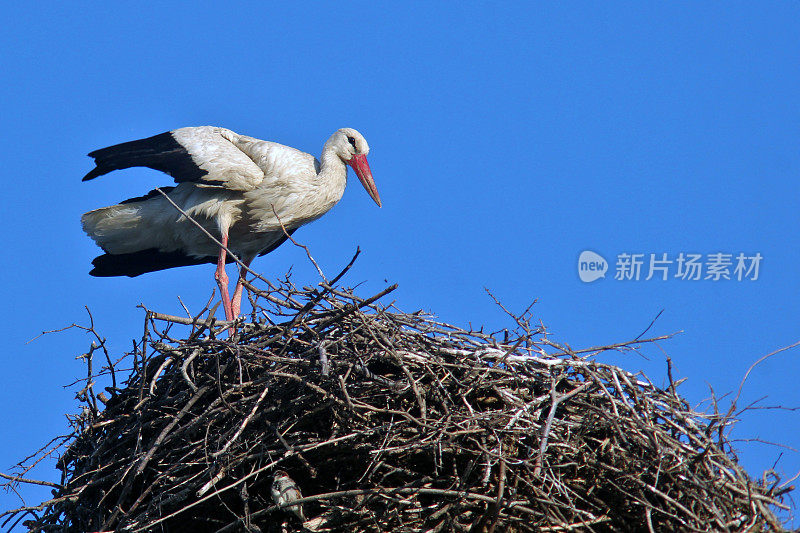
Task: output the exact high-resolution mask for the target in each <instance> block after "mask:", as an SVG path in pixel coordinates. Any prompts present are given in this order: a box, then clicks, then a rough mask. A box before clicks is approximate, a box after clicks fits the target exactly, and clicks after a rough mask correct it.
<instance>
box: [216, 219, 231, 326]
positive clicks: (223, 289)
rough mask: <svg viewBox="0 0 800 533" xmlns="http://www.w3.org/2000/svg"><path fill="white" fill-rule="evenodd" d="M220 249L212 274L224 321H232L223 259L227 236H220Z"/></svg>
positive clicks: (225, 255) (225, 234) (226, 254)
mask: <svg viewBox="0 0 800 533" xmlns="http://www.w3.org/2000/svg"><path fill="white" fill-rule="evenodd" d="M222 246H223V247H222V248H220V249H219V259H217V271H216V272H214V279H215V280H217V285H218V286H219V294H220V296H221V297H222V307H223V308H225V320H233V318H234V314H233V311H232V310H231V297H230V295H229V294H228V274H227V273H226V272H225V259H226V258H227V256H228V252H226V251H225V248H227V247H228V234H227V233H223V234H222Z"/></svg>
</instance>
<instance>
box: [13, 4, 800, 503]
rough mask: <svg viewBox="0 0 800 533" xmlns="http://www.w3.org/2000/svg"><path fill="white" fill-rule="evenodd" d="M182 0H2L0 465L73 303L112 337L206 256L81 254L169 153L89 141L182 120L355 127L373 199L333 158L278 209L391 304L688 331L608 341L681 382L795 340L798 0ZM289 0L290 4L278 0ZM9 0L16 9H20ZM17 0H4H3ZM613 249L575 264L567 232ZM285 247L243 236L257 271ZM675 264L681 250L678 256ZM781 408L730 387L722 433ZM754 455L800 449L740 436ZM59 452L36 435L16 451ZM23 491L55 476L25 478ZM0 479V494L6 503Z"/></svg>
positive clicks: (786, 469)
mask: <svg viewBox="0 0 800 533" xmlns="http://www.w3.org/2000/svg"><path fill="white" fill-rule="evenodd" d="M295 5H296V4H292V3H279V4H274V3H270V4H269V5H266V4H264V3H262V2H254V3H237V2H230V3H229V2H226V3H224V4H223V3H219V2H213V3H212V2H192V3H188V2H187V3H171V4H169V6H165V5H161V6H159V7H148V5H147V4H143V3H141V2H115V3H113V4H107V5H106V6H105V7H102V8H90V7H88V6H87V4H82V5H77V4H69V5H67V4H65V5H57V4H53V3H50V4H46V5H45V4H42V5H40V6H39V7H35V6H32V5H28V4H25V5H24V8H21V7H19V6H22V4H17V5H16V6H17V7H10V6H12V3H8V4H4V7H2V8H0V10H2V11H0V14H2V19H3V20H4V21H5V24H4V30H3V32H2V33H0V57H2V58H3V59H2V71H3V74H2V78H3V83H2V84H0V123H1V124H2V132H3V133H2V135H3V143H2V160H3V174H4V183H5V188H4V194H3V199H4V202H3V204H4V207H3V209H2V214H1V215H0V216H2V226H3V228H4V237H5V243H6V245H5V247H4V250H5V251H4V253H5V260H4V261H3V280H4V282H5V283H6V288H5V291H4V294H5V301H6V305H5V306H3V311H2V322H3V324H4V331H5V336H4V342H3V345H4V348H5V349H4V353H3V354H2V357H1V358H0V361H2V384H1V385H0V395H1V396H0V405H2V406H3V409H2V410H0V427H2V432H3V438H2V439H0V471H7V469H8V467H10V466H11V465H12V464H13V463H14V462H15V461H17V460H18V459H20V458H22V457H23V456H25V455H26V454H27V453H28V452H30V451H32V450H35V449H36V448H37V447H39V446H40V445H42V444H44V443H45V442H46V441H47V440H48V439H49V438H50V437H51V436H53V435H55V434H58V433H61V432H65V431H66V430H67V424H66V420H65V417H64V414H65V413H70V412H75V410H76V407H75V406H76V403H75V402H74V401H73V398H72V395H73V393H72V392H70V391H69V390H67V389H65V388H62V386H63V385H66V384H68V383H70V382H72V381H73V379H74V378H76V377H78V376H80V375H82V373H83V372H84V369H83V367H82V366H81V364H80V363H79V362H77V361H76V360H75V356H76V355H78V354H80V353H82V352H83V351H85V349H86V347H87V346H88V343H89V340H90V339H89V338H88V337H87V336H86V335H85V334H83V333H81V332H77V331H71V332H66V333H62V334H59V335H53V336H46V337H44V338H40V339H38V340H36V341H34V342H31V343H28V341H29V340H30V339H31V338H33V337H34V336H35V335H37V334H38V333H39V332H41V331H42V330H48V329H55V328H59V327H62V326H65V325H68V324H70V323H72V322H78V323H84V324H85V323H86V322H87V319H86V313H85V311H84V309H83V307H84V306H88V307H89V308H90V309H91V310H92V312H93V314H94V317H95V322H96V325H97V328H98V329H99V330H100V331H101V332H102V333H103V334H104V335H105V336H107V338H108V340H109V345H110V346H111V347H112V348H113V349H114V350H116V352H117V353H122V352H123V351H124V350H127V349H128V348H130V346H131V339H132V338H134V337H138V336H139V335H140V333H141V327H142V312H141V311H140V310H138V309H136V305H137V304H139V303H144V304H146V305H147V306H149V307H150V308H153V309H156V310H159V311H162V312H166V313H175V314H180V313H181V308H180V305H179V303H178V300H177V297H178V296H180V297H181V298H182V299H183V300H184V302H186V303H187V305H188V306H189V307H190V308H191V309H193V310H198V309H199V308H200V307H201V305H202V303H203V302H204V301H205V300H206V299H207V298H208V296H209V295H210V293H211V290H212V289H213V288H214V286H215V285H214V283H213V279H212V270H213V267H212V266H210V265H204V266H196V267H190V268H184V269H177V270H173V271H167V272H160V273H155V274H149V275H145V276H142V277H139V278H134V279H128V278H109V279H96V278H92V277H90V276H89V275H88V270H89V267H90V261H91V259H92V258H93V257H94V256H95V255H96V254H97V253H98V251H99V250H98V249H97V248H96V247H95V245H94V244H93V243H92V242H91V241H90V240H89V239H88V238H87V237H86V236H85V235H83V233H82V232H81V229H80V224H79V218H80V215H81V213H83V212H84V211H88V210H90V209H93V208H95V207H99V206H104V205H109V204H112V203H115V202H117V201H119V200H122V199H124V198H128V197H131V196H137V195H139V194H142V193H144V192H146V191H148V190H149V189H150V188H152V187H153V186H156V185H166V184H169V183H171V180H170V179H169V178H168V177H167V176H164V175H160V174H158V173H157V172H155V171H150V170H146V169H135V170H130V171H125V172H120V173H115V174H112V175H109V176H106V177H103V178H102V179H99V180H96V181H93V182H89V183H81V181H80V180H81V177H82V176H83V175H84V174H85V173H86V172H87V171H88V170H89V169H90V168H92V164H91V160H90V159H89V158H88V157H86V155H85V154H86V153H87V152H89V151H91V150H93V149H96V148H101V147H104V146H107V145H110V144H114V143H117V142H122V141H126V140H131V139H137V138H141V137H145V136H149V135H153V134H156V133H160V132H163V131H166V130H169V129H173V128H176V127H182V126H197V125H205V124H212V125H219V126H224V127H227V128H230V129H232V130H234V131H237V132H240V133H244V134H248V135H252V136H255V137H259V138H263V139H269V140H275V141H278V142H282V143H284V144H288V145H290V146H295V147H297V148H300V149H302V150H305V151H308V152H311V153H314V154H316V155H318V154H319V152H320V150H321V148H322V144H323V142H324V141H325V139H326V138H327V137H328V136H329V135H330V134H331V133H332V132H333V131H334V130H336V129H337V128H340V127H343V126H350V127H355V128H357V129H358V130H360V131H361V132H362V133H363V134H364V135H365V137H366V138H367V139H368V141H369V144H370V146H371V152H370V156H369V160H370V163H371V166H372V170H373V175H374V177H375V181H376V182H377V185H378V189H379V191H380V195H381V198H382V199H383V204H384V207H383V208H382V209H378V208H377V207H376V206H375V205H374V204H373V202H372V200H370V198H369V197H368V196H367V194H366V193H365V192H364V191H363V190H362V188H361V187H360V185H359V184H358V182H357V180H354V179H352V178H353V176H352V174H351V176H350V186H349V187H348V189H347V191H346V192H345V196H344V198H343V199H342V201H341V203H340V204H339V205H338V206H337V207H336V208H334V209H333V211H332V212H330V213H329V214H328V215H326V216H325V217H323V218H322V219H321V220H319V221H317V222H315V223H313V224H312V225H310V226H308V227H306V228H303V229H301V230H300V231H298V232H297V233H296V234H295V236H296V237H297V239H298V240H299V241H301V242H303V243H304V244H307V245H308V246H310V247H311V249H312V251H313V253H314V255H315V257H316V258H317V260H318V261H319V262H320V264H321V265H322V266H323V268H324V269H326V270H327V271H328V272H335V271H338V269H339V268H340V267H341V266H343V265H344V264H345V263H346V262H347V261H348V260H349V259H350V257H351V255H352V254H353V252H354V250H355V248H356V246H357V245H360V246H361V248H362V250H363V254H362V257H361V258H360V260H359V261H358V262H357V265H356V267H355V269H354V271H353V272H352V273H351V274H350V275H349V278H348V281H349V282H350V283H358V282H362V281H363V282H365V284H364V286H363V288H362V294H365V295H369V294H371V293H373V292H377V291H378V290H380V289H381V288H383V287H384V286H385V283H384V280H388V282H390V283H393V282H397V283H399V284H400V287H399V289H398V290H397V291H396V292H395V294H394V296H395V297H396V298H397V305H398V306H399V307H401V308H402V309H404V310H408V311H413V310H416V309H419V308H423V309H426V310H430V311H432V312H434V313H436V314H437V315H439V316H440V317H441V318H442V319H443V320H446V321H449V322H454V323H457V324H466V323H467V322H472V323H473V324H481V323H483V324H486V325H487V326H489V327H493V328H494V327H502V326H505V325H508V320H506V319H505V318H504V316H503V314H502V312H500V311H499V310H498V309H497V308H496V306H495V305H494V304H493V303H492V301H491V300H490V299H489V298H488V297H487V296H486V294H485V293H484V287H487V288H489V289H490V290H491V291H492V292H493V293H494V294H495V295H496V296H497V297H498V298H499V299H501V300H502V301H503V302H504V303H505V305H506V306H507V307H508V308H510V309H511V310H516V311H521V310H523V309H524V308H525V307H526V306H527V305H528V304H529V303H530V302H531V301H532V300H534V299H538V303H537V304H536V305H535V307H534V314H535V316H536V317H537V318H540V319H541V320H542V321H543V322H544V324H545V325H546V326H547V327H548V328H549V330H550V332H551V335H552V337H553V338H554V339H555V340H556V341H561V342H568V343H569V344H570V345H572V346H573V347H586V346H591V345H600V344H607V343H612V342H617V341H625V340H629V339H632V338H633V337H635V336H637V335H638V334H639V333H640V332H641V331H642V330H643V329H644V328H645V327H647V325H648V324H649V323H650V322H651V320H652V319H653V318H654V317H655V316H656V314H657V313H658V312H659V311H660V310H661V309H664V313H663V314H662V315H661V317H660V318H659V320H658V321H657V322H656V324H655V326H654V327H653V330H652V332H653V333H654V334H663V333H672V332H676V331H683V333H681V334H680V335H679V336H678V337H676V338H675V339H673V340H670V341H667V342H662V343H660V344H659V346H658V347H656V346H653V347H650V348H647V349H646V350H644V352H643V354H644V355H645V356H646V357H647V358H646V359H645V358H642V357H638V356H635V355H625V356H621V357H620V356H611V355H609V356H601V357H600V360H602V361H610V362H613V363H615V364H619V365H621V366H623V367H624V368H627V369H629V370H633V371H637V370H640V369H641V370H644V371H645V372H647V374H648V375H649V376H650V377H651V379H652V380H653V381H654V382H656V383H658V384H662V383H663V382H664V380H665V374H666V372H665V368H666V364H665V362H664V361H665V354H669V356H670V357H671V358H672V360H673V362H674V365H675V371H676V374H677V375H678V376H680V377H686V378H688V382H687V383H685V384H684V385H683V386H682V387H681V389H680V390H681V391H682V393H683V394H684V395H685V396H686V397H687V398H688V399H689V400H690V401H691V402H692V403H698V402H700V401H701V400H703V399H704V398H706V397H707V396H708V391H709V387H713V389H714V390H715V391H716V392H717V393H718V394H722V393H726V392H729V391H732V390H735V389H736V387H737V386H738V384H739V381H740V379H741V377H742V376H743V374H744V373H745V371H746V370H747V368H748V367H749V366H750V364H751V363H752V362H754V361H755V360H756V359H758V358H759V357H760V356H762V355H764V354H766V353H769V352H771V351H773V350H775V349H777V348H780V347H782V346H786V345H788V344H791V343H794V342H796V341H798V340H800V328H798V325H800V320H799V319H800V298H798V296H800V281H798V279H800V277H799V276H798V274H800V269H799V268H798V267H799V266H800V246H798V244H800V243H799V242H798V238H799V237H798V227H799V226H800V182H799V181H798V175H799V171H800V154H799V153H798V124H799V123H800V122H799V121H798V119H799V118H800V113H799V112H798V111H799V109H798V103H799V98H798V87H800V71H799V70H798V64H799V63H798V60H799V59H800V40H798V35H800V4H798V3H796V2H767V3H759V4H757V5H755V4H750V5H748V4H747V3H743V2H741V3H718V2H713V3H704V2H693V3H663V2H642V3H630V2H625V3H619V4H615V3H613V2H596V3H578V4H566V3H548V4H545V3H539V4H534V5H530V4H526V5H525V6H523V4H522V3H520V4H517V5H516V6H515V7H509V6H505V7H502V6H499V5H497V4H491V3H470V4H467V5H465V6H462V7H459V8H452V7H444V6H445V4H444V3H441V5H439V4H436V3H431V2H424V3H402V4H396V7H375V6H374V4H371V3H360V2H346V3H341V2H339V3H335V4H331V5H330V7H327V6H323V4H317V3H310V4H306V5H299V4H297V7H295ZM287 6H291V7H287ZM14 9H20V10H19V11H14ZM22 9H24V11H23V10H22ZM584 250H593V251H595V252H597V253H599V254H601V255H602V256H603V257H605V259H606V260H608V261H609V262H610V263H611V270H610V272H609V273H608V274H607V275H606V278H605V279H600V280H597V281H595V282H593V283H583V282H581V280H580V279H579V277H578V271H577V259H578V256H579V254H580V253H581V252H582V251H584ZM623 252H627V253H644V254H650V253H655V254H659V257H660V254H662V253H667V254H668V256H669V257H673V258H674V257H675V256H677V255H678V254H679V253H681V252H684V253H700V254H704V255H706V254H713V253H717V252H726V253H732V254H738V253H740V252H742V253H746V254H748V255H752V254H755V253H760V254H761V255H762V256H763V261H762V263H761V268H760V272H759V279H758V280H756V281H752V280H743V281H736V280H729V281H724V280H722V281H717V282H714V281H710V280H708V281H704V280H700V281H691V280H680V279H675V278H671V279H669V280H667V281H661V280H657V279H652V280H650V281H644V280H639V281H618V280H615V279H614V276H613V271H614V268H615V266H614V263H615V262H616V257H617V255H618V254H620V253H623ZM292 265H294V268H295V273H296V274H295V275H296V279H297V280H298V282H299V283H313V282H315V274H314V272H313V270H312V269H311V268H310V267H309V266H308V264H307V261H306V260H305V258H304V253H303V251H302V250H300V249H298V248H296V247H293V246H291V245H284V246H283V247H282V248H281V249H279V250H278V251H276V252H275V253H273V254H271V255H269V256H267V257H263V258H260V259H259V260H257V261H256V262H255V264H254V266H255V268H256V269H257V270H259V271H261V272H262V273H264V274H266V275H268V276H276V275H279V274H282V273H284V272H285V271H286V270H287V269H288V268H289V267H290V266H292ZM673 266H674V265H673ZM798 374H800V350H797V349H795V350H792V351H787V352H784V353H782V354H780V355H777V356H775V357H774V358H772V359H770V360H768V361H766V362H765V363H763V364H762V365H761V366H759V367H757V368H756V369H755V370H754V371H753V373H752V374H751V376H750V378H749V380H748V382H747V384H746V386H745V388H744V393H743V398H744V400H743V403H747V402H751V401H754V400H756V399H759V398H762V397H764V396H766V397H767V398H766V399H765V400H763V405H764V406H768V405H772V406H774V405H783V406H789V407H797V406H800V390H799V388H798V386H797V381H798V377H797V376H798ZM798 428H800V412H797V411H795V412H786V411H776V410H759V411H752V412H750V413H747V414H746V415H745V416H744V418H743V420H742V422H741V423H740V424H739V425H738V426H737V428H736V429H735V430H734V432H733V435H734V437H736V438H740V439H763V440H766V441H772V442H779V443H784V444H786V445H789V446H793V447H794V448H798V447H800V429H798ZM739 451H740V455H741V460H742V462H743V463H744V465H745V466H746V468H747V469H748V470H749V471H750V472H751V473H752V474H753V475H758V474H759V473H760V472H761V471H762V470H763V469H765V468H770V467H772V465H773V463H775V461H776V460H777V459H778V456H779V455H780V454H781V453H783V457H782V458H781V459H780V461H779V462H778V463H777V466H776V469H777V470H778V471H779V472H781V473H783V474H785V475H787V477H790V476H791V475H793V474H794V473H795V472H796V471H797V470H800V454H798V452H797V451H794V450H782V449H780V448H776V447H773V446H768V445H764V444H759V443H744V442H743V443H742V444H741V445H740V446H739ZM34 475H38V476H40V477H44V478H51V479H52V478H54V477H55V475H56V472H55V471H54V469H53V466H52V463H47V464H45V465H44V466H43V468H41V469H39V470H38V471H36V472H35V473H34ZM23 494H24V495H25V496H26V497H27V498H30V499H31V500H37V499H39V500H41V499H43V498H47V497H48V496H49V491H48V490H30V489H24V490H23ZM17 503H18V502H17V500H16V497H15V496H14V495H12V494H2V493H0V508H4V509H5V508H9V507H11V506H16V505H17Z"/></svg>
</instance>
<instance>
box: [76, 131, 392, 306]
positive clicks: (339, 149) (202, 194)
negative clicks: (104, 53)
mask: <svg viewBox="0 0 800 533" xmlns="http://www.w3.org/2000/svg"><path fill="white" fill-rule="evenodd" d="M368 153H369V145H368V144H367V141H366V139H365V138H364V136H363V135H361V133H359V132H358V131H356V130H355V129H353V128H341V129H339V130H337V131H335V132H334V133H333V134H332V135H331V136H330V137H329V138H328V140H327V141H326V142H325V144H324V146H323V148H322V153H321V155H320V158H319V159H317V158H315V157H314V156H313V155H311V154H307V153H305V152H302V151H300V150H297V149H295V148H291V147H289V146H284V145H282V144H279V143H276V142H271V141H263V140H260V139H255V138H253V137H248V136H246V135H240V134H238V133H235V132H233V131H231V130H229V129H226V128H221V127H216V126H194V127H186V128H179V129H175V130H171V131H168V132H164V133H160V134H158V135H154V136H152V137H148V138H146V139H139V140H135V141H129V142H124V143H121V144H116V145H114V146H109V147H107V148H102V149H99V150H95V151H93V152H90V153H89V157H92V158H94V163H95V168H93V169H92V170H91V171H89V172H88V173H87V174H86V175H85V176H84V177H83V180H82V181H89V180H93V179H95V178H97V177H99V176H103V175H105V174H108V173H109V172H112V171H114V170H121V169H126V168H130V167H149V168H152V169H155V170H159V171H162V172H164V173H166V174H168V175H170V176H172V178H173V180H174V181H175V185H174V186H169V187H161V188H157V189H154V190H152V191H150V192H149V193H147V194H145V195H144V196H139V197H136V198H129V199H127V200H124V201H122V202H120V203H119V204H116V205H112V206H108V207H103V208H100V209H95V210H92V211H89V212H88V213H84V214H83V215H82V217H81V223H82V227H83V230H84V231H85V232H86V234H87V235H88V236H89V237H91V238H92V239H93V240H94V242H95V243H96V244H97V245H98V246H99V247H100V248H101V249H102V250H103V252H104V253H103V254H102V255H99V256H97V257H96V258H95V259H94V260H93V261H92V265H93V269H92V270H91V271H90V274H91V275H92V276H98V277H109V276H129V277H135V276H139V275H141V274H145V273H147V272H154V271H158V270H164V269H168V268H175V267H181V266H188V265H197V264H202V263H212V264H216V265H217V268H216V270H215V272H214V278H215V280H216V283H217V285H218V287H219V290H220V295H221V299H222V305H223V308H224V310H225V318H226V319H227V320H229V321H230V320H234V319H235V318H236V317H238V316H239V311H240V309H241V298H242V289H243V283H242V282H243V279H244V276H245V273H246V270H245V269H244V268H241V267H240V268H239V278H238V281H237V283H236V286H235V289H234V292H233V296H232V297H231V296H230V293H229V291H228V276H227V274H226V272H225V263H226V259H227V255H228V254H227V252H226V250H225V249H226V248H227V249H228V250H229V251H230V252H231V253H233V254H234V255H235V256H236V257H237V258H238V259H239V260H240V261H241V263H242V264H243V265H245V266H246V267H248V268H249V266H250V263H251V262H252V261H253V259H255V258H256V257H257V256H261V255H265V254H267V253H269V252H271V251H273V250H274V249H275V248H277V247H278V246H280V245H281V244H283V242H284V241H286V239H287V238H288V237H289V236H290V235H291V234H292V233H293V232H294V231H295V230H296V229H297V228H299V227H300V226H302V225H304V224H307V223H309V222H311V221H313V220H316V219H318V218H319V217H321V216H322V215H324V214H325V213H327V212H328V211H329V210H330V209H331V208H332V207H333V206H334V205H335V204H336V203H337V202H338V201H339V200H340V199H341V198H342V195H343V194H344V189H345V184H346V181H347V166H350V167H351V168H352V169H353V171H354V172H355V174H356V176H357V177H358V179H359V180H360V181H361V184H362V185H363V186H364V188H365V189H366V191H367V193H368V194H369V195H370V197H371V198H372V199H373V200H374V201H375V203H376V204H378V207H381V205H382V204H381V198H380V196H379V194H378V189H377V188H376V186H375V181H374V180H373V178H372V171H371V170H370V167H369V163H368V162H367V154H368ZM173 204H174V205H173ZM176 206H178V207H179V208H180V210H179V209H176ZM201 227H202V228H203V229H202V230H201V229H200V228H201ZM203 230H205V231H203ZM209 235H211V236H213V237H214V238H215V239H217V240H218V241H219V243H220V244H221V246H220V244H217V243H215V242H214V241H213V240H212V239H211V238H210V237H209Z"/></svg>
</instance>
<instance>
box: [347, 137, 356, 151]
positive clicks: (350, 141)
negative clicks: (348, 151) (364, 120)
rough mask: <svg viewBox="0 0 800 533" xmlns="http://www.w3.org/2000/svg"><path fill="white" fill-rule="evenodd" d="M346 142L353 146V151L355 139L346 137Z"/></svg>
mask: <svg viewBox="0 0 800 533" xmlns="http://www.w3.org/2000/svg"><path fill="white" fill-rule="evenodd" d="M347 142H349V143H350V144H352V145H353V149H354V150H355V149H356V140H355V138H353V137H348V138H347Z"/></svg>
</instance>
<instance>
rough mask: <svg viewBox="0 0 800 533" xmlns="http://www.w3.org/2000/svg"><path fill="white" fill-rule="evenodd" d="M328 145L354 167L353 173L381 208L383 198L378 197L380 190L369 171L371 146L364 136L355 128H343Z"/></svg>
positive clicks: (332, 137)
mask: <svg viewBox="0 0 800 533" xmlns="http://www.w3.org/2000/svg"><path fill="white" fill-rule="evenodd" d="M328 143H329V144H331V145H332V146H333V149H334V150H335V151H336V155H338V156H339V157H340V158H342V161H344V162H345V163H346V164H348V165H350V166H351V167H353V171H355V173H356V176H358V179H359V180H360V181H361V185H363V186H364V188H365V189H366V190H367V193H369V195H370V196H371V197H372V199H373V200H375V203H376V204H378V207H380V206H381V197H380V196H379V195H378V189H377V187H375V181H373V179H372V171H371V170H370V169H369V163H367V154H368V153H369V145H368V144H367V140H366V139H365V138H364V136H363V135H361V134H360V133H358V132H357V131H356V130H354V129H353V128H342V129H340V130H337V131H336V133H334V134H333V135H332V136H331V138H330V139H329V140H328Z"/></svg>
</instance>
